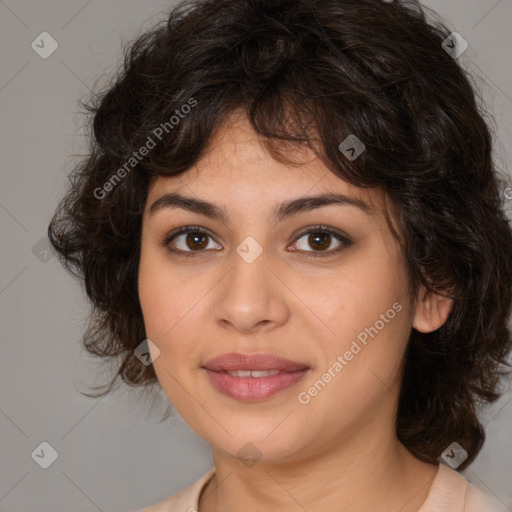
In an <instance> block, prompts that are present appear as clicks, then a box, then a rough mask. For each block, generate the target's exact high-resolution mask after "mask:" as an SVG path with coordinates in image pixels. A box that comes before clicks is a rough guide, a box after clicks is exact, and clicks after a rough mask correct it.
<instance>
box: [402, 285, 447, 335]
mask: <svg viewBox="0 0 512 512" xmlns="http://www.w3.org/2000/svg"><path fill="white" fill-rule="evenodd" d="M418 297H419V298H418V300H417V301H416V310H415V313H414V321H413V324H412V326H413V327H414V328H415V329H416V330H417V331H419V332H432V331H435V330H436V329H439V327H441V326H442V325H443V324H444V323H445V322H446V319H447V318H448V315H449V314H450V311H451V309H452V305H453V299H450V298H447V297H443V296H442V295H438V294H437V293H434V292H432V291H429V290H427V289H426V288H425V287H424V286H422V287H421V288H420V291H419V293H418Z"/></svg>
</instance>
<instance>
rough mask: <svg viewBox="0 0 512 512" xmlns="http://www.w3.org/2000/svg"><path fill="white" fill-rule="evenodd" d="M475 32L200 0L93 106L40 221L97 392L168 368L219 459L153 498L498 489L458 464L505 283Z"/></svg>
mask: <svg viewBox="0 0 512 512" xmlns="http://www.w3.org/2000/svg"><path fill="white" fill-rule="evenodd" d="M462 49H463V41H462V40H461V38H460V36H458V35H457V34H450V32H449V31H448V30H447V29H446V28H445V27H444V26H443V24H442V22H441V21H439V20H436V21H435V22H434V21H432V20H427V18H426V16H425V12H424V8H421V7H420V5H419V4H417V3H416V2H403V1H400V2H398V1H394V2H383V1H381V0H365V1H361V0H357V1H356V0H338V1H335V0H310V1H308V0H293V1H291V0H288V1H286V0H276V1H273V2H266V1H264V0H244V1H234V0H207V1H199V2H194V3H192V2H187V3H184V4H182V5H181V6H180V7H178V8H176V9H175V10H173V11H172V12H171V14H170V16H169V19H168V22H167V23H166V24H165V25H164V26H162V27H158V28H155V29H154V30H152V31H151V32H148V33H146V34H144V35H143V36H141V37H140V38H139V40H138V41H136V42H135V43H134V44H133V45H132V47H131V48H130V51H129V52H128V53H127V58H126V60H125V67H124V69H123V71H122V72H121V73H120V74H119V76H118V77H117V80H116V81H115V82H114V83H113V84H111V85H110V87H109V89H107V90H106V91H104V92H103V93H101V94H99V95H98V98H97V103H95V104H93V105H92V106H90V107H89V108H90V109H91V111H92V112H93V113H94V120H93V138H92V141H91V142H92V144H91V154H90V156H89V158H88V159H87V160H85V161H84V162H82V163H81V164H80V165H79V166H78V167H77V168H76V170H75V172H74V176H73V179H72V186H71V188H70V190H69V192H68V194H67V196H66V197H65V198H64V199H63V201H62V203H61V204H60V206H59V209H58V211H57V212H56V214H55V217H54V219H53V220H52V222H51V224H50V226H49V236H50V239H51V241H52V244H53V245H54V247H55V248H56V250H57V251H58V252H59V254H60V257H61V259H62V261H63V263H64V264H65V265H66V266H67V267H68V269H70V270H71V271H72V272H74V273H75V275H76V276H77V277H79V278H80V279H81V280H83V282H84V284H85V287H86V290H87V293H88V296H89V298H90V300H91V302H92V305H93V312H92V316H91V324H90V326H89V329H88V331H87V332H86V334H85V336H84V342H85V346H86V347H87V348H88V350H89V351H91V352H92V353H94V354H96V355H99V356H104V357H112V356H118V357H120V358H121V362H120V365H119V368H118V371H117V372H116V374H115V375H114V377H113V379H112V380H111V382H110V383H109V385H108V386H107V387H106V389H105V390H103V391H102V392H101V393H100V395H101V394H105V393H108V392H109V391H110V390H111V388H112V386H113V385H114V383H115V382H116V380H117V379H118V378H119V377H121V379H122V380H124V381H125V382H127V383H129V384H130V385H138V386H144V387H148V389H149V387H151V386H152V385H154V384H155V383H156V382H158V383H159V385H160V386H161V388H162V389H163V391H164V392H165V393H166V395H167V397H168V398H169V400H170V402H171V403H172V405H173V407H174V408H175V409H176V410H177V411H178V412H179V414H180V415H181V416H182V417H183V418H184V419H185V421H186V422H187V423H188V424H189V425H190V426H191V428H193V429H194V430H195V431H196V432H197V433H198V435H200V436H201V437H202V438H203V439H205V440H206V441H207V442H208V443H210V445H211V448H212V455H213V460H214V465H215V467H214V468H212V470H211V471H209V472H208V473H207V474H205V475H203V476H202V477H201V478H200V479H199V480H197V481H196V482H195V483H194V484H192V485H191V486H190V487H188V488H187V489H184V490H182V491H181V492H180V493H177V494H175V495H173V496H171V497H170V498H169V499H167V500H165V501H164V502H161V503H159V504H157V505H155V506H153V507H150V508H148V509H145V510H147V511H150V510H151V511H169V512H170V511H175V510H176V511H178V510H180V511H185V510H190V511H192V510H198V511H199V512H212V511H226V510H244V511H248V512H250V511H253V510H258V511H267V510H280V511H281V510H285V511H295V510H297V511H298V510H308V511H316V510H350V511H351V512H359V511H367V510H372V511H398V510H400V511H401V512H417V511H421V512H432V511H441V510H442V511H448V510H454V511H455V510H457V511H461V510H466V511H469V510H471V511H473V512H477V511H479V512H483V511H485V512H489V511H492V510H506V508H504V505H503V504H502V503H501V502H500V500H499V499H497V497H494V496H493V497H491V496H489V495H486V494H484V493H483V492H482V491H481V490H479V489H477V488H476V487H475V486H473V485H472V484H469V483H468V482H467V481H466V479H465V478H464V477H463V476H462V475H460V474H459V473H458V472H457V471H456V469H464V468H465V467H467V466H468V465H469V464H470V463H471V462H472V461H473V460H474V459H475V457H476V455H477V454H478V452H479V450H480V449H481V447H482V444H483V441H484V431H483V427H482V425H481V423H480V421H479V419H478V414H477V413H478V412H479V410H478V404H479V403H482V402H484V401H485V402H493V401H495V400H496V399H497V398H498V397H499V394H500V393H499V390H498V385H499V377H500V370H502V367H503V366H506V365H507V362H506V358H507V356H508V354H509V352H510V349H511V336H510V331H509V330H508V328H507V325H506V323H507V318H508V315H509V314H510V310H511V283H512V261H511V256H510V255H511V254H512V231H511V228H510V225H509V221H508V219H507V218H506V216H505V214H504V212H503V205H502V204H501V196H500V187H501V182H500V179H499V176H498V175H497V171H496V169H495V166H494V163H493V161H492V159H491V149H492V144H491V135H490V132H489V128H488V126H487V125H486V123H485V122H484V120H483V116H482V114H481V112H480V108H479V106H478V105H477V104H476V101H475V91H474V90H473V88H472V86H471V85H470V82H469V79H468V77H467V76H466V73H465V72H464V71H463V70H462V69H461V67H460V65H459V64H458V62H457V58H458V57H459V56H460V52H461V51H462ZM100 395H97V396H100ZM500 507H501V508H500Z"/></svg>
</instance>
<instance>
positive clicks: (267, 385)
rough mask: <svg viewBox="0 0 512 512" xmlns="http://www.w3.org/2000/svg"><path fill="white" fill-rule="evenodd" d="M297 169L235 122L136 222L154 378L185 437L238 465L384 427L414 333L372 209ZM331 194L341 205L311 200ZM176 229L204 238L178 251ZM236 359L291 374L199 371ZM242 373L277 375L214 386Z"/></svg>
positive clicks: (184, 239)
mask: <svg viewBox="0 0 512 512" xmlns="http://www.w3.org/2000/svg"><path fill="white" fill-rule="evenodd" d="M304 157H305V158H304V159H303V161H305V162H307V163H305V164H304V165H302V166H299V167H290V166H287V165H284V164H282V163H279V162H277V161H276V160H274V159H272V158H271V157H270V156H269V155H268V154H267V153H266V152H265V151H264V149H263V148H262V146H260V144H259V142H258V138H257V136H256V134H255V133H254V132H253V130H252V128H251V127H250V124H249V123H248V122H247V121H246V120H245V119H243V118H239V119H238V121H237V123H236V124H232V125H231V127H228V126H227V125H226V124H225V125H224V126H223V128H222V130H220V132H219V133H218V136H217V137H216V138H215V139H213V142H212V144H211V145H210V151H209V152H208V153H207V154H206V156H204V157H203V158H202V159H201V160H200V161H199V162H198V163H197V165H196V166H194V168H192V169H189V170H188V171H187V172H185V173H183V174H181V175H178V176H175V177H168V178H167V177H165V178H164V177H160V178H159V179H158V180H157V181H156V182H155V183H154V185H153V186H152V187H151V189H150V193H149V197H148V201H147V205H146V210H145V213H144V218H143V228H142V246H141V260H140V269H139V295H140V302H141V306H142V311H143V315H144V322H145V327H146V333H147V337H148V339H149V340H151V342H152V343H150V348H151V354H152V356H153V359H154V363H153V364H154V368H155V371H156V373H157V376H158V379H159V381H160V384H161V386H162V388H163V390H164V391H165V393H166V394H167V396H168V398H169V400H170V401H171V402H172V404H173V406H174V407H175V408H176V410H177V411H178V412H179V413H180V415H181V416H182V417H183V418H184V420H185V421H186V422H187V423H188V424H189V425H190V426H191V428H193V429H194V430H195V431H196V432H197V433H198V434H199V435H200V436H201V437H202V438H204V439H205V440H206V441H208V442H209V443H210V444H211V445H212V447H214V448H217V449H218V450H221V451H223V452H224V453H227V454H230V455H233V456H235V457H238V458H243V457H244V456H245V457H247V456H248V457H249V458H251V457H252V458H253V459H261V460H262V461H263V460H268V461H271V460H280V461H285V460H290V461H291V460H294V459H297V458H300V457H306V456H308V455H313V454H315V453H319V452H320V451H324V450H328V449H329V448H330V447H332V446H334V445H335V444H336V443H339V442H340V441H343V440H349V439H350V438H351V437H353V436H358V435H362V433H363V432H366V434H367V435H370V434H371V433H372V432H381V431H383V430H386V429H392V428H394V427H393V417H394V413H395V407H396V401H397V395H398V392H399V384H400V382H399V378H400V363H401V360H402V356H403V352H404V349H405V346H406V343H407V340H408V336H409V333H410V329H411V326H412V325H413V324H414V318H415V311H414V304H413V302H412V301H411V298H410V297H409V294H408V279H407V271H406V267H405V263H404V260H403V257H402V255H401V252H400V250H399V246H398V243H397V241H396V240H395V238H393V236H392V234H391V232H390V230H389V228H388V226H387V224H386V221H385V218H384V211H383V207H384V205H383V203H382V199H383V198H382V196H381V195H380V194H379V193H377V191H376V190H368V189H366V190H365V189H360V188H357V187H355V186H352V185H350V184H349V183H347V182H345V181H343V180H341V179H340V178H338V177H336V176H335V175H333V174H332V173H331V172H330V171H329V170H328V169H327V168H326V167H325V166H324V165H323V164H322V163H321V162H320V161H319V160H318V159H315V158H314V157H313V156H312V155H311V154H306V153H304ZM295 158H297V155H295ZM166 194H173V195H179V196H181V197H183V198H187V199H188V201H189V202H188V203H187V202H186V200H185V199H183V200H182V202H181V206H179V205H177V204H176V201H173V200H172V198H171V197H170V196H168V197H167V199H165V197H166ZM325 194H330V195H338V196H340V201H339V202H336V203H332V204H325V202H324V203H323V204H321V202H317V201H315V200H314V199H309V200H307V199H305V198H307V197H309V198H315V197H319V196H322V195H325ZM342 196H345V199H344V200H343V197H342ZM162 198H164V199H162ZM193 201H202V202H207V203H210V204H211V205H212V206H210V207H208V208H202V212H201V211H200V209H199V207H198V206H197V205H194V203H193ZM219 212H222V215H223V216H224V218H223V220H220V219H219V218H218V216H215V215H214V214H215V213H219ZM319 225H321V226H323V228H322V229H323V230H324V232H322V229H320V228H318V226H319ZM185 226H196V227H199V228H196V233H194V232H193V230H192V233H191V234H187V233H184V234H183V233H181V234H178V235H176V236H175V237H174V238H172V235H173V233H174V232H175V231H177V230H178V229H179V228H182V227H185ZM198 229H199V231H201V232H200V233H197V230H198ZM325 231H326V232H327V233H325ZM171 238H172V240H171ZM166 241H167V246H166V245H165V244H166ZM172 250H174V251H178V252H172ZM187 256H189V257H187ZM141 341H142V340H141ZM152 344H153V345H152ZM234 353H237V354H242V356H250V355H261V354H267V355H271V356H275V357H279V358H284V359H286V360H291V361H293V362H294V363H296V365H295V366H294V367H292V366H286V365H285V364H282V362H281V363H280V362H276V361H275V360H274V359H272V358H271V357H269V358H265V357H263V358H262V359H261V360H258V362H254V361H252V362H251V361H250V360H249V362H248V363H247V365H246V366H243V364H242V362H243V361H244V358H243V357H242V358H238V359H237V358H236V357H235V358H228V359H227V361H228V363H226V360H225V361H224V362H222V361H221V362H220V363H219V365H217V366H215V365H214V364H213V363H209V361H211V360H212V359H213V358H217V357H218V356H221V355H224V354H234ZM245 361H246V362H247V360H245ZM229 363H231V366H229V365H228V364H229ZM258 363H259V364H260V365H259V366H258ZM250 365H253V366H254V367H255V368H252V369H256V370H260V371H262V370H264V369H265V368H266V369H268V370H279V373H278V374H277V375H267V376H265V373H263V374H261V373H259V374H254V375H253V374H249V376H236V374H235V375H230V374H227V373H226V371H224V370H226V369H231V371H234V370H235V369H236V368H237V366H238V367H239V368H238V369H243V370H246V371H249V370H250V369H251V368H250ZM205 366H209V367H210V369H209V370H208V369H206V367H205ZM247 366H249V368H248V367H247ZM279 367H280V368H279ZM223 368H224V370H223ZM301 368H302V369H304V370H302V371H301V370H300V369H301ZM271 373H275V372H271ZM238 375H246V374H238ZM258 379H261V380H258ZM247 443H250V444H247Z"/></svg>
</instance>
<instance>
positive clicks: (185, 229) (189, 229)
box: [164, 225, 352, 253]
mask: <svg viewBox="0 0 512 512" xmlns="http://www.w3.org/2000/svg"><path fill="white" fill-rule="evenodd" d="M190 232H192V233H194V232H199V233H203V234H205V235H207V236H209V237H210V238H211V239H212V240H214V241H215V243H217V244H218V242H217V241H216V240H215V237H214V236H213V235H212V234H211V233H210V232H209V230H208V229H206V228H203V227H201V226H194V225H189V226H182V227H181V228H178V229H177V230H176V231H175V232H173V233H171V234H170V235H168V236H166V237H165V239H164V244H165V245H167V244H169V243H171V241H172V240H174V239H175V238H176V237H177V236H179V235H186V234H188V233H190ZM311 232H313V233H314V232H327V233H329V234H332V235H334V236H335V237H336V238H337V240H338V241H340V242H342V243H345V244H347V245H350V244H352V240H351V238H350V237H349V236H348V235H346V234H344V233H343V232H342V231H340V230H337V229H336V228H332V227H329V226H324V225H314V226H308V227H305V228H303V229H301V230H299V232H298V233H296V234H295V235H294V242H296V241H297V240H299V239H300V238H302V237H303V236H304V235H307V234H308V233H311ZM178 251H182V249H178ZM182 252H196V251H182ZM197 252H203V251H197ZM306 252H314V251H306ZM318 252H327V253H328V252H329V251H318Z"/></svg>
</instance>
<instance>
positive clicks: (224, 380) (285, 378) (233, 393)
mask: <svg viewBox="0 0 512 512" xmlns="http://www.w3.org/2000/svg"><path fill="white" fill-rule="evenodd" d="M203 368H204V370H205V371H206V373H207V375H208V377H209V381H210V383H211V384H212V386H213V387H214V388H215V389H216V390H217V391H219V392H220V393H222V394H224V395H226V396H228V397H230V398H234V399H235V400H240V401H256V400H263V399H266V398H268V397H270V396H272V395H275V394H276V393H279V392H280V391H283V390H284V389H286V388H288V387H290V386H292V385H294V384H296V383H297V382H299V381H300V380H301V379H302V378H303V377H304V376H305V375H306V374H307V373H308V372H309V370H310V368H309V367H308V366H307V365H305V364H302V363H298V362H296V361H292V360H290V359H284V358H282V357H277V356H274V355H272V354H252V355H244V354H238V353H231V354H223V355H221V356H218V357H216V358H214V359H211V360H209V361H208V362H207V363H205V364H204V366H203Z"/></svg>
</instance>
